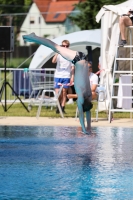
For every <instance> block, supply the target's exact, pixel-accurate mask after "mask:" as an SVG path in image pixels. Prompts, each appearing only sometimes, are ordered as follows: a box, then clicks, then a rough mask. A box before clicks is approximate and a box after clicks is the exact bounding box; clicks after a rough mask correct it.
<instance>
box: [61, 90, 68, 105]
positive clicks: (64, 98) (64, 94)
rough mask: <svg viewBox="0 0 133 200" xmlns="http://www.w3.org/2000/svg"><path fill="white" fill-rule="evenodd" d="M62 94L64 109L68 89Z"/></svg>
mask: <svg viewBox="0 0 133 200" xmlns="http://www.w3.org/2000/svg"><path fill="white" fill-rule="evenodd" d="M62 93H63V96H62V102H61V106H62V107H64V106H65V103H66V96H67V89H66V88H63V91H62Z"/></svg>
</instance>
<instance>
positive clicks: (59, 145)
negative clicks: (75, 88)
mask: <svg viewBox="0 0 133 200" xmlns="http://www.w3.org/2000/svg"><path fill="white" fill-rule="evenodd" d="M132 180H133V129H131V128H110V127H97V128H93V134H91V135H85V134H82V133H80V132H78V130H77V128H76V127H52V126H51V127H43V126H41V127H30V126H27V127H22V126H21V127H20V126H16V127H11V126H10V127H9V126H3V127H0V199H2V200H3V199H6V200H7V199H11V200H16V199H17V200H20V199H24V200H29V199H31V200H33V199H38V200H40V199H41V200H44V199H46V200H47V199H48V200H51V199H54V200H69V199H73V200H88V199H89V200H104V199H105V200H112V199H114V200H116V199H117V200H131V199H133V181H132Z"/></svg>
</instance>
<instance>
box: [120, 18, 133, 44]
mask: <svg viewBox="0 0 133 200" xmlns="http://www.w3.org/2000/svg"><path fill="white" fill-rule="evenodd" d="M127 26H132V21H131V20H130V18H129V17H128V16H122V17H120V19H119V27H120V32H121V39H122V40H126V36H125V29H126V27H127Z"/></svg>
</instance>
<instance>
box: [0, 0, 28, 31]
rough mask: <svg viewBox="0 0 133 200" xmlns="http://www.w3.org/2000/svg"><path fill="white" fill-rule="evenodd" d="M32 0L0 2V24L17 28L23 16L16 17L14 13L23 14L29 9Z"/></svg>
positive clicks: (3, 0)
mask: <svg viewBox="0 0 133 200" xmlns="http://www.w3.org/2000/svg"><path fill="white" fill-rule="evenodd" d="M31 2H32V0H0V15H1V17H0V23H1V25H3V26H4V25H5V26H6V25H11V26H16V27H19V25H20V23H21V22H22V20H23V18H24V17H25V16H17V15H15V13H25V12H27V11H28V9H29V5H30V4H31Z"/></svg>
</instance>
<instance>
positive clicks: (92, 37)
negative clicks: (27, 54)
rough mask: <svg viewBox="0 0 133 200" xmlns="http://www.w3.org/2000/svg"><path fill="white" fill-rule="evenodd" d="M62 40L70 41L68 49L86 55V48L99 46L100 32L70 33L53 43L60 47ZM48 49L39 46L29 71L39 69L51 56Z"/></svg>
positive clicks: (52, 53) (50, 51)
mask: <svg viewBox="0 0 133 200" xmlns="http://www.w3.org/2000/svg"><path fill="white" fill-rule="evenodd" d="M63 40H69V41H70V44H71V46H70V49H73V50H76V51H81V52H84V53H87V50H86V46H92V49H94V48H96V47H100V45H101V30H100V29H95V30H85V31H78V32H74V33H70V34H67V35H63V36H60V37H58V38H55V39H53V40H52V41H54V42H55V43H57V44H59V45H61V42H62V41H63ZM54 54H55V52H53V51H52V50H51V49H50V48H48V47H45V46H43V45H40V46H39V48H38V49H37V51H36V52H35V55H34V57H33V59H32V61H31V63H30V66H29V68H30V69H37V68H41V67H42V66H43V65H44V64H45V63H46V62H47V61H48V60H49V59H50V58H51V57H52V56H53V55H54Z"/></svg>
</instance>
